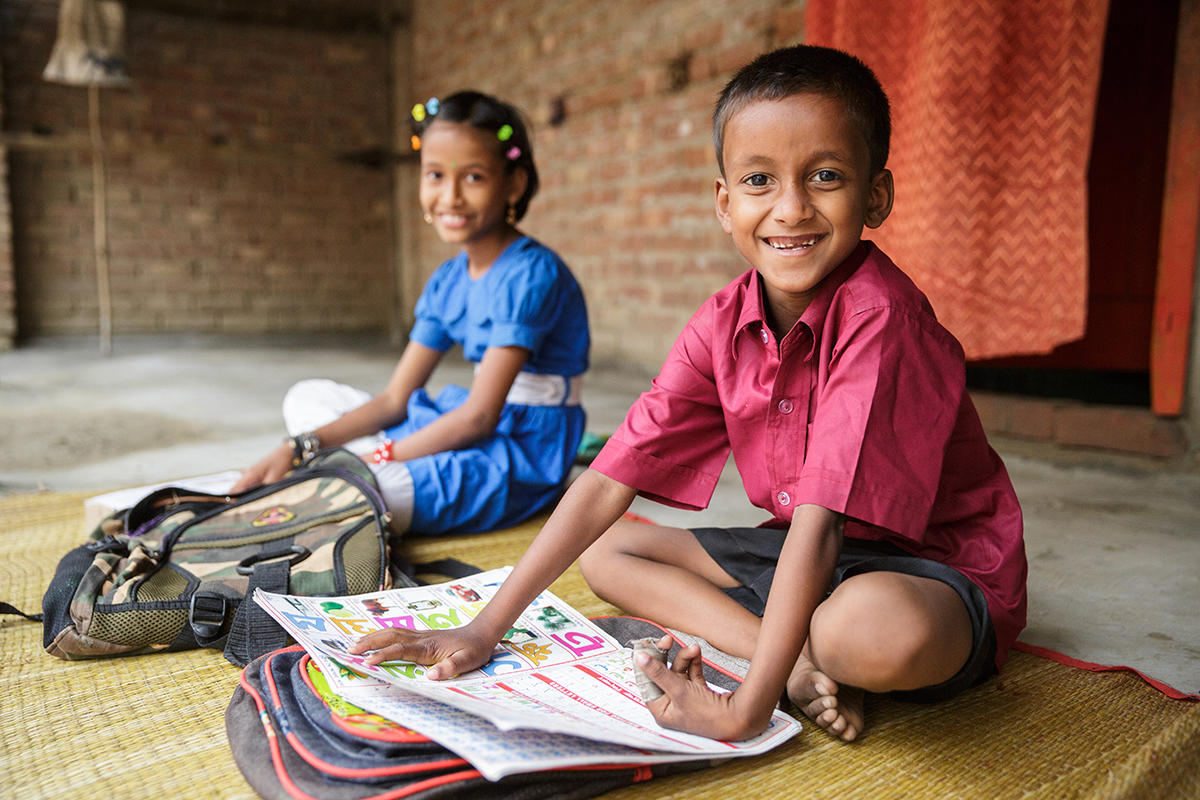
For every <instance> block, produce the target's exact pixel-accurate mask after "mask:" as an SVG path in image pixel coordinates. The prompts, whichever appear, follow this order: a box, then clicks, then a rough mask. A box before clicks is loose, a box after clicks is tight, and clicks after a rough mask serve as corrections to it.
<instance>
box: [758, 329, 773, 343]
mask: <svg viewBox="0 0 1200 800" xmlns="http://www.w3.org/2000/svg"><path fill="white" fill-rule="evenodd" d="M758 335H759V336H760V337H762V340H763V344H767V343H769V342H770V341H771V337H770V336H769V335H768V334H767V329H766V328H763V329H761V330H760V331H759V332H758Z"/></svg>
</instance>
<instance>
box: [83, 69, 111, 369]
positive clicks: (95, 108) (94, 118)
mask: <svg viewBox="0 0 1200 800" xmlns="http://www.w3.org/2000/svg"><path fill="white" fill-rule="evenodd" d="M88 128H89V130H90V132H91V136H92V212H93V215H94V221H93V224H92V244H93V247H94V250H95V254H96V288H97V292H98V295H99V306H100V352H101V353H103V354H104V355H106V356H107V355H110V354H112V291H111V289H110V288H109V282H108V205H107V197H106V195H107V189H106V187H105V182H104V137H103V136H101V134H100V87H99V86H97V85H96V84H94V83H93V84H89V85H88Z"/></svg>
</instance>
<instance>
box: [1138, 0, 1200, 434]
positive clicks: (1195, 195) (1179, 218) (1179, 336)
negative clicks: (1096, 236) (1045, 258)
mask: <svg viewBox="0 0 1200 800" xmlns="http://www.w3.org/2000/svg"><path fill="white" fill-rule="evenodd" d="M1176 41H1177V42H1178V45H1177V49H1176V52H1175V79H1174V88H1173V89H1172V96H1171V127H1170V133H1169V138H1168V140H1167V180H1166V190H1165V192H1164V197H1163V208H1162V226H1161V228H1160V231H1161V233H1160V236H1159V246H1158V281H1157V283H1156V285H1155V290H1154V329H1153V332H1152V334H1151V340H1150V395H1151V407H1152V408H1153V409H1154V413H1156V414H1159V415H1162V416H1168V417H1175V416H1179V414H1180V413H1181V411H1182V409H1183V400H1184V387H1185V386H1186V385H1187V368H1188V346H1189V344H1190V340H1191V332H1192V304H1193V302H1194V294H1193V290H1194V287H1195V279H1196V239H1197V231H1198V228H1200V0H1182V2H1181V3H1180V6H1179V33H1178V36H1177V38H1176Z"/></svg>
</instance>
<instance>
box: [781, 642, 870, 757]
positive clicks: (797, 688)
mask: <svg viewBox="0 0 1200 800" xmlns="http://www.w3.org/2000/svg"><path fill="white" fill-rule="evenodd" d="M787 693H788V699H790V700H791V701H792V702H793V703H795V705H796V707H797V708H799V709H801V710H802V711H803V712H804V713H805V714H806V715H807V716H808V717H809V719H811V720H812V721H813V722H815V723H817V725H818V726H820V727H821V728H823V729H825V731H826V732H828V733H830V734H832V735H833V736H837V737H838V738H839V739H841V740H842V741H845V742H850V741H853V740H854V738H855V737H856V736H858V734H859V733H861V732H862V729H863V725H864V718H863V690H862V689H857V688H855V687H853V686H840V687H839V686H838V685H837V683H836V682H835V681H834V680H833V679H832V678H830V677H829V676H828V675H826V674H825V673H824V672H821V671H820V670H818V669H817V668H816V667H815V666H814V665H813V663H812V662H811V661H809V660H808V657H807V656H805V655H801V656H800V659H799V660H798V661H797V662H796V666H795V667H794V668H793V669H792V674H791V675H790V676H788V682H787Z"/></svg>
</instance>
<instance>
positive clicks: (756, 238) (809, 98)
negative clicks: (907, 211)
mask: <svg viewBox="0 0 1200 800" xmlns="http://www.w3.org/2000/svg"><path fill="white" fill-rule="evenodd" d="M724 160H725V175H724V176H723V177H720V178H717V183H716V202H717V217H718V219H720V220H721V226H722V227H723V228H724V229H725V232H726V233H729V234H731V235H732V236H733V241H734V244H735V245H736V246H737V249H738V251H739V252H740V253H741V254H742V256H743V257H745V259H746V260H747V261H749V262H750V263H751V264H752V265H753V266H754V268H755V269H756V270H758V272H759V274H760V275H761V276H762V278H763V284H764V287H765V294H766V298H765V300H766V303H767V306H768V310H769V311H770V313H771V315H772V316H773V319H772V320H769V321H770V322H771V323H772V327H773V328H777V330H776V334H777V335H779V336H782V335H783V334H785V333H787V331H788V330H790V329H791V327H792V325H793V324H795V322H796V320H797V319H799V318H800V315H801V314H803V313H804V309H805V308H807V307H808V304H809V302H810V301H811V300H812V298H813V296H814V295H815V294H816V293H817V290H818V288H819V286H820V284H821V281H822V280H824V279H825V276H826V275H828V274H829V273H830V272H832V271H833V270H834V269H835V268H836V267H837V266H838V265H839V264H841V263H842V261H844V260H845V259H846V257H847V256H849V255H850V254H851V253H852V252H853V251H854V248H855V247H857V246H858V242H859V240H860V239H861V237H862V230H863V227H864V226H866V227H870V228H876V227H878V226H879V225H880V224H881V223H882V222H883V220H884V219H885V218H886V217H887V215H888V213H889V212H890V211H891V207H892V176H891V173H890V172H888V171H887V170H881V171H880V172H879V174H878V175H874V176H872V175H870V174H869V172H870V155H869V153H868V151H867V141H866V138H865V137H864V135H863V134H862V133H861V131H860V129H859V128H858V126H857V125H856V124H855V123H854V121H853V120H852V119H851V118H850V116H849V114H847V112H846V108H845V105H844V103H842V101H840V100H837V99H835V98H830V97H826V96H824V95H817V94H795V95H791V96H789V97H785V98H783V99H782V100H759V101H755V102H753V103H750V104H749V105H747V106H746V107H745V108H743V109H741V110H740V111H738V112H737V113H735V114H734V115H733V116H732V117H730V119H729V121H728V122H727V123H726V127H725V141H724Z"/></svg>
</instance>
